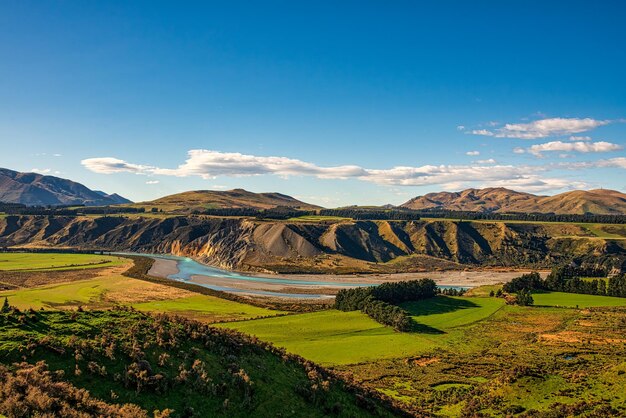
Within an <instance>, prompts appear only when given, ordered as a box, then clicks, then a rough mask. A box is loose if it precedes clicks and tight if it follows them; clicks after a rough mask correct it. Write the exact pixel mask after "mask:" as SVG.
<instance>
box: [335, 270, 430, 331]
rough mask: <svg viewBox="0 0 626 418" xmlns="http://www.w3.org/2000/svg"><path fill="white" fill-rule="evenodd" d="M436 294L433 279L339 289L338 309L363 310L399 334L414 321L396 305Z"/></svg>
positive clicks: (336, 304)
mask: <svg viewBox="0 0 626 418" xmlns="http://www.w3.org/2000/svg"><path fill="white" fill-rule="evenodd" d="M436 294H437V285H436V284H435V282H434V281H433V280H430V279H421V280H409V281H404V282H397V283H383V284H381V285H380V286H376V287H357V288H354V289H342V290H340V291H339V292H338V293H337V296H336V297H335V308H336V309H339V310H341V311H356V310H360V311H362V312H363V313H365V314H367V315H369V316H370V317H371V318H372V319H374V320H375V321H377V322H379V323H381V324H384V325H389V326H391V327H393V328H394V329H395V330H397V331H410V330H411V329H412V328H413V326H414V322H413V319H412V318H411V316H410V315H409V313H408V312H407V311H405V310H404V309H402V308H400V307H399V306H396V305H397V304H399V303H402V302H408V301H416V300H421V299H426V298H431V297H434V296H435V295H436Z"/></svg>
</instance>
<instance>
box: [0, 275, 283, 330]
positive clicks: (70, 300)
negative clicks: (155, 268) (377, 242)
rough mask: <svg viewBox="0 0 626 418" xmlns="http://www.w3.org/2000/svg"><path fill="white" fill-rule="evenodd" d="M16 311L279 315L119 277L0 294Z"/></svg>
mask: <svg viewBox="0 0 626 418" xmlns="http://www.w3.org/2000/svg"><path fill="white" fill-rule="evenodd" d="M4 297H7V298H8V299H9V301H10V303H11V305H13V306H16V307H18V308H20V309H28V308H33V309H41V308H44V309H76V308H77V307H79V306H81V307H83V308H86V309H105V308H111V307H113V306H116V305H124V306H133V307H134V308H136V309H138V310H142V311H146V312H170V313H174V314H177V315H183V316H186V317H191V318H195V319H199V320H204V321H210V322H214V321H226V320H237V319H248V318H255V317H259V316H269V315H277V314H280V313H282V312H280V311H274V310H270V309H265V308H259V307H256V306H252V305H248V304H244V303H239V302H233V301H229V300H225V299H220V298H217V297H213V296H208V295H199V294H196V293H193V292H189V291H186V290H181V289H176V288H173V287H169V286H164V285H160V284H154V283H148V282H144V281H142V280H137V279H132V278H129V277H125V276H122V275H106V276H104V277H99V278H95V279H88V280H78V281H74V282H70V283H57V284H51V285H46V286H39V287H34V288H27V289H16V290H8V291H2V292H0V298H4Z"/></svg>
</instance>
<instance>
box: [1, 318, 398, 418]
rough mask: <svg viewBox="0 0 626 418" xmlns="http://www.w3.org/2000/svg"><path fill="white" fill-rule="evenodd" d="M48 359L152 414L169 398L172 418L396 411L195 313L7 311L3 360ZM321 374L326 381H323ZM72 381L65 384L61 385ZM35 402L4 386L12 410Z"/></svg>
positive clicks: (68, 375)
mask: <svg viewBox="0 0 626 418" xmlns="http://www.w3.org/2000/svg"><path fill="white" fill-rule="evenodd" d="M41 360H44V361H46V362H47V364H48V366H49V369H50V370H53V371H54V370H62V371H63V373H62V374H55V375H56V376H57V377H56V379H57V380H62V381H65V382H68V383H71V384H73V385H75V386H76V387H79V388H84V389H86V390H88V391H89V393H90V395H91V396H94V397H96V398H99V399H101V400H103V401H106V402H111V403H119V404H123V403H133V404H136V405H139V406H140V407H141V408H143V409H144V410H146V411H149V412H148V414H146V415H145V416H152V411H154V410H164V409H166V408H171V409H173V410H174V411H170V412H172V414H171V415H167V416H171V417H173V418H174V417H190V416H196V417H218V416H220V417H222V416H223V417H251V416H261V417H269V416H281V417H286V416H307V417H325V416H329V415H331V414H329V413H328V412H329V411H331V410H332V408H338V409H339V410H340V411H341V412H342V415H341V416H347V417H356V416H381V417H387V416H393V414H392V413H391V412H390V410H389V409H388V408H390V407H389V406H388V405H383V404H382V402H381V401H380V400H376V399H368V402H367V405H366V406H367V407H368V409H366V408H365V406H362V405H364V404H365V402H360V400H361V399H360V398H362V397H363V395H361V393H362V391H361V392H358V391H356V390H355V391H351V390H349V389H347V388H346V385H345V384H344V383H343V382H342V381H340V380H337V379H335V378H332V377H329V376H328V375H327V374H326V372H325V371H323V370H321V369H312V368H310V367H306V366H305V365H304V364H302V362H301V361H300V360H299V359H296V358H293V357H288V356H283V355H281V353H278V352H276V351H275V350H274V349H272V348H271V347H267V346H264V345H261V344H259V343H257V342H254V341H251V340H250V339H247V338H245V337H241V336H238V335H233V334H231V333H227V332H224V331H218V330H214V329H211V328H208V327H205V326H203V325H202V324H198V323H195V322H189V321H181V320H178V319H165V318H154V317H150V316H146V315H142V314H139V313H136V312H128V311H121V310H112V311H93V312H32V313H26V314H20V313H7V314H5V313H0V363H4V364H5V365H12V364H14V363H15V362H18V361H27V362H28V363H31V364H33V363H35V362H37V361H41ZM10 367H13V368H16V367H19V366H16V365H13V366H10ZM140 371H141V373H140ZM322 380H324V382H322ZM66 384H67V383H66ZM314 384H315V385H317V386H315V387H314V386H313V385H314ZM322 384H323V385H324V388H325V389H324V390H319V391H316V389H317V387H319V386H321V385H322ZM63 385H64V384H63V383H58V384H56V385H55V392H54V394H56V395H57V396H58V393H59V392H60V389H61V387H62V386H63ZM24 389H26V391H27V393H28V389H30V388H28V387H26V388H23V387H22V388H21V390H24ZM33 390H36V391H37V392H36V395H35V396H37V397H38V399H40V401H39V404H38V407H39V408H44V407H47V408H48V409H47V411H55V409H54V408H55V407H56V408H57V409H56V413H54V412H52V413H49V414H47V415H46V416H53V415H54V416H58V415H59V409H58V406H56V405H52V406H50V405H49V404H48V405H46V404H45V401H44V400H41V399H46V398H45V396H43V389H40V388H39V387H36V389H34V388H33ZM14 392H15V390H14ZM355 392H356V393H355ZM33 393H34V392H33V391H30V393H29V395H32V394H33ZM85 397H86V395H84V396H77V397H76V399H74V400H73V402H71V405H72V407H81V406H82V403H83V401H84V398H85ZM26 402H28V400H24V399H20V398H18V397H17V396H15V395H13V396H11V395H9V394H7V393H0V408H2V410H1V412H7V411H8V412H9V415H11V412H13V411H15V410H18V411H19V412H22V409H11V406H10V405H11V404H12V405H20V404H23V403H26ZM33 403H34V402H33ZM335 405H338V406H335ZM296 411H298V412H297V413H296ZM27 415H31V414H27ZM33 415H37V414H33ZM95 415H99V414H98V413H97V412H96V411H94V410H91V411H89V410H87V411H86V412H85V413H84V416H95ZM332 415H335V414H332ZM81 416H83V415H81ZM116 416H117V415H116ZM120 416H121V415H120ZM124 416H136V415H131V414H124ZM155 416H157V415H156V414H155ZM159 416H161V415H159Z"/></svg>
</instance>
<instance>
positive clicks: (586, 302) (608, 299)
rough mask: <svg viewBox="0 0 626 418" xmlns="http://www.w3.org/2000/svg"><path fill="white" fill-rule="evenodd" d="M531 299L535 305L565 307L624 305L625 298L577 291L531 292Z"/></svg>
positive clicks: (625, 303) (625, 302)
mask: <svg viewBox="0 0 626 418" xmlns="http://www.w3.org/2000/svg"><path fill="white" fill-rule="evenodd" d="M533 299H534V301H535V305H536V306H560V307H566V308H595V307H600V306H626V298H617V297H612V296H597V295H582V294H578V293H562V292H533Z"/></svg>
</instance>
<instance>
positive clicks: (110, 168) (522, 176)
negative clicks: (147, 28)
mask: <svg viewBox="0 0 626 418" xmlns="http://www.w3.org/2000/svg"><path fill="white" fill-rule="evenodd" d="M566 144H569V145H574V144H571V143H566ZM601 161H604V162H596V165H589V166H588V167H590V168H591V167H622V168H626V158H622V159H611V160H601ZM82 163H83V165H84V166H85V167H86V168H87V169H89V170H91V171H94V172H97V173H104V174H111V173H121V172H127V173H135V174H147V175H167V176H177V177H189V176H200V177H202V178H204V179H210V178H215V177H218V176H230V177H241V176H257V175H277V176H283V177H285V176H313V177H317V178H322V179H357V180H361V181H367V182H371V183H375V184H379V185H385V186H425V185H452V184H464V185H470V184H473V185H476V184H480V185H483V186H500V185H502V186H507V187H520V188H523V189H524V190H529V191H531V190H532V191H541V190H556V189H562V188H571V186H570V185H571V184H572V182H571V180H568V179H562V178H551V177H549V176H546V172H549V171H552V170H555V169H559V168H565V169H578V168H587V166H584V165H581V166H578V167H576V166H573V165H571V164H572V163H570V165H568V166H562V165H554V164H553V165H521V166H514V165H504V164H497V163H496V161H495V160H493V159H487V160H479V161H476V162H474V163H473V164H470V165H423V166H397V167H392V168H388V169H372V168H364V167H359V166H356V165H342V166H335V167H321V166H318V165H316V164H313V163H309V162H305V161H301V160H298V159H293V158H287V157H266V156H256V155H247V154H240V153H226V152H219V151H209V150H191V151H189V152H188V158H187V160H186V161H185V162H184V163H183V164H181V165H179V166H178V167H177V168H159V167H153V166H147V165H139V164H131V163H128V162H126V161H123V160H120V159H117V158H111V157H107V158H90V159H87V160H83V162H82ZM562 164H565V163H562ZM582 164H587V163H582ZM216 188H217V187H216Z"/></svg>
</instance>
